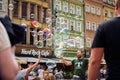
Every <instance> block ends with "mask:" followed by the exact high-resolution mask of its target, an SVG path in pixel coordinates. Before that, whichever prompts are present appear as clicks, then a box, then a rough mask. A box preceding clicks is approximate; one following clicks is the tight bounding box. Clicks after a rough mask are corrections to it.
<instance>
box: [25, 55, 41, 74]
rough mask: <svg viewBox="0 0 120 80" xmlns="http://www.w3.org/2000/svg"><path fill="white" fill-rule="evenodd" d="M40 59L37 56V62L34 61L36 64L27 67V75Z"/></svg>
mask: <svg viewBox="0 0 120 80" xmlns="http://www.w3.org/2000/svg"><path fill="white" fill-rule="evenodd" d="M40 59H41V57H40V55H39V56H38V60H37V61H36V63H34V64H33V65H31V66H29V67H28V68H27V73H29V72H30V71H31V70H32V69H33V68H35V67H36V66H37V65H38V64H39V62H40Z"/></svg>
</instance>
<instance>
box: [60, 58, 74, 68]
mask: <svg viewBox="0 0 120 80" xmlns="http://www.w3.org/2000/svg"><path fill="white" fill-rule="evenodd" d="M60 59H61V61H62V62H63V63H64V64H65V65H66V66H71V65H72V62H71V61H66V60H65V59H64V57H63V56H61V57H60Z"/></svg>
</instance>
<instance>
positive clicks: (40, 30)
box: [8, 0, 52, 57]
mask: <svg viewBox="0 0 120 80" xmlns="http://www.w3.org/2000/svg"><path fill="white" fill-rule="evenodd" d="M8 4H9V5H10V9H9V10H8V14H9V16H10V18H11V20H12V22H14V23H17V24H20V25H24V26H26V30H25V31H26V35H25V40H24V41H23V42H22V44H18V45H16V56H24V55H25V56H28V57H29V56H32V57H34V56H35V55H38V54H41V55H42V56H43V57H49V56H52V48H51V46H52V39H50V40H49V41H48V40H47V39H46V37H47V35H48V33H51V30H52V29H51V28H52V25H51V21H49V22H48V21H47V18H49V19H51V15H52V11H51V10H52V0H9V3H8ZM45 31H47V32H45ZM44 32H45V33H46V34H45V36H44ZM44 37H45V38H44ZM45 40H46V41H45ZM48 42H49V43H48ZM46 55H47V56H46Z"/></svg>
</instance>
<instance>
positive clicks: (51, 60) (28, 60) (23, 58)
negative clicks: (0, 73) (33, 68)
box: [16, 57, 62, 64]
mask: <svg viewBox="0 0 120 80" xmlns="http://www.w3.org/2000/svg"><path fill="white" fill-rule="evenodd" d="M16 59H17V61H18V62H20V63H21V64H23V63H26V64H27V62H36V61H37V58H33V57H16ZM48 61H49V62H55V63H62V62H61V60H60V59H57V58H51V59H49V58H42V59H41V60H40V62H42V63H46V62H48Z"/></svg>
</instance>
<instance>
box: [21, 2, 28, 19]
mask: <svg viewBox="0 0 120 80" xmlns="http://www.w3.org/2000/svg"><path fill="white" fill-rule="evenodd" d="M22 18H25V19H26V18H27V3H26V2H23V3H22Z"/></svg>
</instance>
